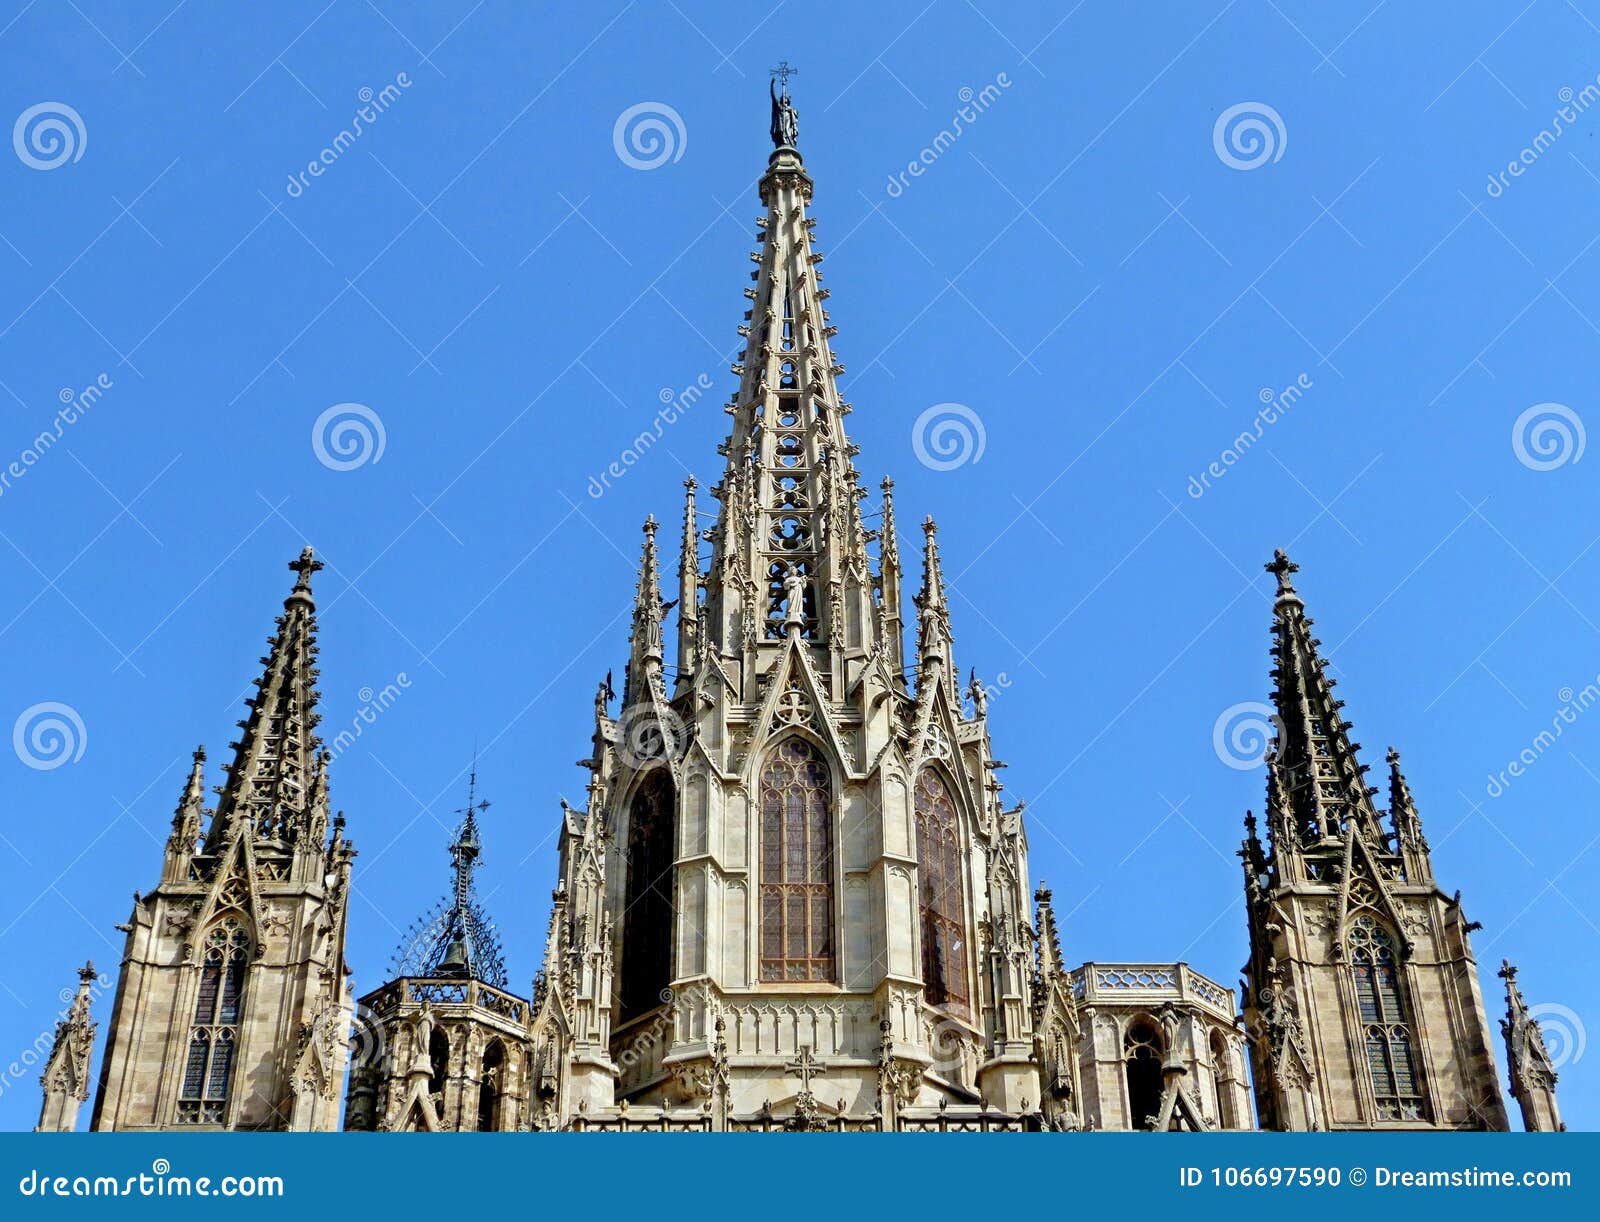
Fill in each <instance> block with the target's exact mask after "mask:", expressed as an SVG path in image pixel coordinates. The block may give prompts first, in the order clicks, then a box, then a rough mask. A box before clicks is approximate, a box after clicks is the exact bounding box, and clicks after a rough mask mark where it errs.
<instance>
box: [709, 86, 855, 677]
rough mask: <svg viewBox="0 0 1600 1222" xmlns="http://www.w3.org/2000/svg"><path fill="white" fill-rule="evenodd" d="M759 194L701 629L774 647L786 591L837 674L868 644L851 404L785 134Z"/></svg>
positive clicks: (806, 197)
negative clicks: (843, 392)
mask: <svg viewBox="0 0 1600 1222" xmlns="http://www.w3.org/2000/svg"><path fill="white" fill-rule="evenodd" d="M785 97H787V95H785ZM774 108H775V109H774V115H775V119H774V122H775V123H776V122H777V118H776V116H777V115H778V113H779V104H778V103H777V102H774ZM784 113H785V114H787V115H792V113H793V110H792V106H791V107H789V108H788V110H787V111H785V112H784ZM775 130H776V128H775ZM786 130H789V129H786ZM760 193H761V201H762V203H764V204H765V205H766V209H767V210H766V214H765V215H763V216H761V217H759V218H758V219H757V221H756V225H757V227H758V233H757V240H758V241H759V242H760V243H761V247H760V249H759V250H753V251H751V252H750V259H751V262H752V263H754V264H755V267H754V268H753V270H752V271H751V273H750V278H751V280H752V281H753V282H754V283H753V286H752V287H750V288H747V289H745V296H746V297H747V298H749V300H750V309H749V310H748V311H746V313H745V323H744V325H742V326H741V327H740V328H739V334H740V335H742V336H744V338H745V347H744V350H743V352H742V353H741V354H740V358H739V360H738V362H737V363H735V365H734V366H733V372H734V373H735V374H737V375H738V377H739V387H738V389H737V390H736V391H735V392H734V395H733V397H732V399H731V400H730V402H729V403H728V406H727V409H726V410H727V411H728V414H729V415H730V416H731V417H732V418H733V423H732V428H731V430H730V432H729V435H728V439H727V441H726V442H724V443H723V445H722V446H721V447H720V452H721V453H722V455H723V456H724V458H725V459H726V460H727V466H726V469H725V471H724V474H723V478H722V481H721V482H720V483H719V484H718V485H717V486H716V487H715V488H713V489H712V493H713V495H714V496H716V497H717V499H718V500H719V502H720V503H721V504H720V510H719V513H718V518H717V525H716V527H715V529H714V530H713V531H712V532H711V539H712V543H713V549H712V558H711V566H710V571H709V573H708V574H707V577H706V582H705V585H706V602H705V608H704V613H703V617H702V633H701V636H702V641H703V648H706V649H714V650H717V651H719V652H720V653H721V654H722V655H723V656H725V657H731V656H736V655H741V654H743V653H744V652H745V651H746V650H752V651H753V650H757V649H774V648H776V647H777V646H779V645H781V644H782V643H783V642H784V641H785V640H786V639H787V637H788V629H789V626H790V624H789V620H790V612H789V601H790V595H791V594H798V595H799V596H800V600H801V608H800V610H801V611H802V612H803V613H802V614H801V615H800V616H799V627H800V636H801V638H802V639H803V640H805V641H806V642H808V643H809V644H810V645H811V646H812V647H813V649H814V650H815V651H816V653H817V660H818V663H819V664H820V665H821V667H822V669H824V670H828V671H832V672H835V673H837V672H838V671H839V670H840V669H841V668H842V657H843V654H844V653H845V651H847V650H851V649H855V648H863V649H868V648H870V647H871V645H872V642H873V640H874V639H875V637H876V634H877V632H878V623H877V619H878V611H877V605H876V602H875V600H874V599H873V597H872V581H871V576H870V574H869V572H868V566H867V551H866V542H867V540H866V533H867V532H866V530H865V528H864V527H863V526H862V524H861V515H860V512H859V505H858V501H859V500H860V498H861V497H863V496H864V495H865V491H864V489H863V488H862V487H861V481H860V477H859V474H858V472H857V471H856V468H855V463H854V456H855V452H856V451H855V448H854V447H853V446H852V445H851V444H850V441H849V439H848V437H847V436H846V435H845V429H844V417H845V416H846V415H847V414H848V413H849V411H850V405H849V404H848V403H845V402H844V401H843V400H842V399H841V398H840V395H839V388H838V378H839V376H840V375H841V374H843V373H844V366H843V365H841V364H839V362H838V361H837V360H836V359H835V357H834V354H833V352H832V349H831V341H832V339H833V336H834V334H835V330H836V329H835V328H834V327H833V326H832V325H831V324H830V323H829V320H828V313H827V310H826V309H825V308H824V307H823V304H822V303H823V302H824V301H825V300H826V299H827V297H828V290H827V289H825V288H823V287H822V284H821V281H822V273H821V272H820V270H818V266H819V265H820V264H821V262H822V258H823V256H822V254H821V253H820V252H818V251H815V250H813V249H812V246H811V229H812V226H813V225H814V223H815V222H814V221H813V220H812V219H811V218H810V217H808V216H807V215H806V209H807V206H808V204H809V203H810V201H811V195H812V181H811V178H810V177H809V176H808V175H807V174H806V171H805V167H804V164H803V162H802V160H801V157H800V154H799V153H798V152H797V151H796V150H795V149H794V147H793V145H792V143H780V147H778V148H776V149H775V150H774V152H773V153H772V156H771V159H770V161H769V164H768V167H767V172H766V173H765V174H764V175H763V176H762V178H761V182H760ZM752 656H753V655H752Z"/></svg>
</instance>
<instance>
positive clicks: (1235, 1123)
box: [1211, 1031, 1241, 1129]
mask: <svg viewBox="0 0 1600 1222" xmlns="http://www.w3.org/2000/svg"><path fill="white" fill-rule="evenodd" d="M1233 1081H1234V1078H1233V1052H1232V1051H1231V1050H1230V1049H1229V1048H1228V1041H1227V1039H1226V1038H1224V1036H1223V1034H1222V1032H1220V1031H1213V1032H1212V1033H1211V1088H1212V1092H1213V1095H1212V1102H1213V1103H1214V1104H1215V1105H1216V1117H1217V1125H1218V1127H1220V1128H1224V1129H1237V1128H1240V1127H1241V1126H1240V1124H1239V1118H1238V1116H1237V1115H1236V1114H1235V1113H1234V1109H1233V1098H1234V1092H1233Z"/></svg>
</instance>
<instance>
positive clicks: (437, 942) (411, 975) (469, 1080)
mask: <svg viewBox="0 0 1600 1222" xmlns="http://www.w3.org/2000/svg"><path fill="white" fill-rule="evenodd" d="M477 795H478V773H477V769H476V767H474V769H473V772H472V779H471V781H470V782H469V783H468V788H467V805H466V808H465V810H463V811H461V812H459V813H460V814H462V815H463V816H464V817H463V819H462V822H461V827H460V828H459V829H458V830H457V832H456V835H455V838H454V839H453V840H452V841H451V843H450V865H451V870H450V890H449V892H448V893H447V894H446V895H445V897H444V899H443V900H442V901H441V902H440V903H439V904H438V905H437V906H436V907H435V908H434V910H433V911H432V912H431V913H429V914H428V915H427V916H425V917H424V918H423V919H422V920H421V921H419V922H418V923H417V925H416V926H415V927H414V928H413V930H412V931H411V933H410V935H409V936H408V937H407V939H406V943H405V945H403V946H402V947H401V948H400V952H399V954H398V955H397V956H396V963H395V974H394V975H395V978H394V979H392V980H390V982H389V983H388V984H385V985H384V986H383V987H382V988H380V989H378V990H376V991H375V992H372V993H369V994H368V995H367V996H365V997H363V998H362V999H361V1003H360V1007H359V1009H358V1011H357V1015H356V1033H355V1039H354V1041H353V1054H354V1062H353V1064H352V1065H351V1070H350V1099H349V1105H348V1107H346V1109H345V1123H344V1127H345V1128H346V1129H365V1130H380V1131H395V1132H412V1133H415V1132H430V1133H431V1132H514V1131H516V1130H519V1129H525V1128H527V1118H526V1115H527V1111H526V1109H527V1067H528V1003H527V1000H526V999H525V998H521V997H517V996H514V995H513V994H511V993H509V992H507V991H506V971H505V964H504V960H503V957H502V955H501V951H500V940H499V938H498V936H497V935H496V934H495V930H494V925H493V923H492V922H491V921H490V920H489V918H488V916H487V915H486V914H485V912H484V910H483V908H482V906H481V905H480V904H479V902H478V898H477V894H476V889H475V887H474V885H473V875H474V873H475V872H476V870H477V867H478V858H479V855H480V853H481V851H482V843H481V840H480V836H479V831H478V816H479V815H480V814H481V813H483V812H484V811H485V810H487V809H488V808H489V803H487V802H480V801H478V798H477Z"/></svg>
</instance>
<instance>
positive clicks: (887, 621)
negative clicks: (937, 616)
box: [878, 475, 906, 680]
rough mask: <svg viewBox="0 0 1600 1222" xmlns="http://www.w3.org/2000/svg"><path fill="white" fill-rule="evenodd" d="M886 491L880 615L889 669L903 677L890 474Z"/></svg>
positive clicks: (896, 531) (881, 524) (902, 626)
mask: <svg viewBox="0 0 1600 1222" xmlns="http://www.w3.org/2000/svg"><path fill="white" fill-rule="evenodd" d="M880 487H881V489H882V491H883V518H882V520H881V521H880V522H879V525H878V592H879V615H880V617H881V619H882V624H883V648H884V655H885V656H886V657H887V658H888V660H889V669H890V670H891V671H892V672H893V673H894V674H895V676H896V677H897V678H898V679H901V680H903V679H904V676H905V669H906V642H905V613H904V612H903V611H902V609H901V603H900V581H901V572H900V535H899V527H898V526H897V525H896V524H895V517H894V480H892V479H890V478H889V477H888V476H887V475H885V476H884V477H883V483H882V484H881V485H880Z"/></svg>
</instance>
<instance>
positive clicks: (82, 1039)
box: [34, 963, 99, 1133]
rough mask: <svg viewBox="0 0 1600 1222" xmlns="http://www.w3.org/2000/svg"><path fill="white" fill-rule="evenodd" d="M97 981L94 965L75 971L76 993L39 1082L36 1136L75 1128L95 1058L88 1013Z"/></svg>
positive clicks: (92, 1023) (91, 1018)
mask: <svg viewBox="0 0 1600 1222" xmlns="http://www.w3.org/2000/svg"><path fill="white" fill-rule="evenodd" d="M98 979H99V977H98V976H97V975H96V974H95V970H94V964H93V963H85V964H84V965H83V966H82V967H81V968H79V969H78V992H77V995H76V996H75V997H73V999H72V1005H71V1007H70V1008H69V1009H68V1010H67V1012H66V1014H65V1015H63V1016H62V1018H61V1021H60V1022H58V1023H57V1024H56V1037H55V1042H54V1043H53V1044H52V1045H51V1046H50V1055H49V1056H48V1057H47V1058H45V1064H44V1073H43V1074H41V1075H40V1077H39V1082H40V1084H41V1085H43V1087H44V1104H43V1106H42V1107H41V1108H40V1111H39V1123H38V1125H37V1126H36V1127H35V1129H34V1132H36V1133H70V1132H71V1131H72V1130H73V1129H74V1128H76V1127H77V1123H78V1109H79V1107H80V1106H82V1104H83V1101H84V1100H85V1099H87V1098H88V1097H89V1066H90V1061H91V1059H92V1057H93V1054H94V1037H95V1022H94V1018H93V1016H92V1015H91V1013H90V1006H91V1004H92V1003H93V1000H94V986H95V984H96V982H97V981H98Z"/></svg>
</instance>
